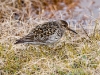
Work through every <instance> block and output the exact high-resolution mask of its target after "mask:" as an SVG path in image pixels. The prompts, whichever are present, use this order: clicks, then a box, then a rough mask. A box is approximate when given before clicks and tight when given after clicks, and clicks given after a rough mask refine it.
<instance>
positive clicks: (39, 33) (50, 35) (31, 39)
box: [15, 20, 75, 44]
mask: <svg viewBox="0 0 100 75" xmlns="http://www.w3.org/2000/svg"><path fill="white" fill-rule="evenodd" d="M64 25H65V26H64ZM65 28H67V29H68V24H67V22H65V21H63V20H60V21H52V22H45V23H43V24H40V25H38V26H36V27H35V28H33V29H32V30H31V31H30V33H29V34H28V35H26V36H25V37H23V38H21V39H19V40H17V42H16V43H15V44H18V43H32V44H52V43H54V42H57V41H58V40H59V39H60V38H61V37H62V36H63V34H64V32H65ZM72 31H73V30H72ZM73 32H75V31H73Z"/></svg>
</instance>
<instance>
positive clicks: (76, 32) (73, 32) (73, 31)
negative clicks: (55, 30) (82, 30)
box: [68, 28, 78, 34]
mask: <svg viewBox="0 0 100 75" xmlns="http://www.w3.org/2000/svg"><path fill="white" fill-rule="evenodd" d="M68 30H69V31H72V32H73V33H75V34H78V33H77V32H76V31H74V30H72V29H70V28H68Z"/></svg>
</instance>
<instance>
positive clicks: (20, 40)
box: [14, 39, 25, 44]
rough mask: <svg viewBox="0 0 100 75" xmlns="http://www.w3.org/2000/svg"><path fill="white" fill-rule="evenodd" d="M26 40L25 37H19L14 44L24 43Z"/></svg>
mask: <svg viewBox="0 0 100 75" xmlns="http://www.w3.org/2000/svg"><path fill="white" fill-rule="evenodd" d="M24 42H25V41H24V40H23V39H18V40H16V42H15V43H14V44H19V43H24Z"/></svg>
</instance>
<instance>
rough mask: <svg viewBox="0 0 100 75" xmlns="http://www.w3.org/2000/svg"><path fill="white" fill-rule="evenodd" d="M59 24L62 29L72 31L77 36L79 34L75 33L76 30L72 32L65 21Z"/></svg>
mask: <svg viewBox="0 0 100 75" xmlns="http://www.w3.org/2000/svg"><path fill="white" fill-rule="evenodd" d="M58 23H59V25H60V26H61V28H63V29H67V30H69V31H72V32H73V33H75V34H77V32H75V31H74V30H72V29H70V28H69V27H68V23H67V22H66V21H64V20H59V21H58Z"/></svg>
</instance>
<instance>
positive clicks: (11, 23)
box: [0, 0, 100, 75]
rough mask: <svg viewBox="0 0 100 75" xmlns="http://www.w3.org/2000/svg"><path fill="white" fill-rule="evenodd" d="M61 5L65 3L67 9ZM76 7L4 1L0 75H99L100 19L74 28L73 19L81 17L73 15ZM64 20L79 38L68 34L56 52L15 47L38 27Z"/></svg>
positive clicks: (56, 2)
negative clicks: (42, 24) (52, 21)
mask: <svg viewBox="0 0 100 75" xmlns="http://www.w3.org/2000/svg"><path fill="white" fill-rule="evenodd" d="M67 1H68V2H67ZM60 2H64V3H65V4H64V6H63V5H61V4H60ZM39 3H40V4H41V5H39ZM58 5H59V6H58ZM66 5H68V6H67V7H68V8H66ZM77 5H78V2H74V1H73V0H52V2H49V0H48V2H46V0H42V1H41V0H33V1H30V0H25V1H22V0H4V1H3V0H1V2H0V11H1V12H0V75H99V74H100V22H99V18H94V20H90V21H89V22H86V24H83V23H82V22H77V23H76V22H75V24H74V23H73V21H71V19H72V18H74V16H77V15H78V14H79V13H77V12H74V13H72V11H74V10H73V9H74V8H75V7H76V6H77ZM63 7H65V9H63ZM69 9H70V10H71V11H69ZM59 14H60V15H59ZM72 15H73V16H72ZM88 17H89V16H85V17H83V18H82V20H84V19H85V20H86V21H88V20H87V18H88ZM92 17H93V16H92ZM62 18H63V19H64V20H67V19H68V20H67V21H68V23H69V26H70V27H71V28H72V29H75V30H76V31H77V32H78V35H75V34H72V33H70V34H69V32H67V33H66V34H65V35H64V37H63V38H62V39H61V41H60V42H59V43H57V44H55V46H54V47H55V48H51V47H49V46H36V45H25V44H18V45H14V42H15V40H16V39H18V38H20V37H22V36H24V35H26V34H27V33H28V32H29V31H30V30H31V29H32V28H33V27H35V26H36V25H37V24H40V23H42V22H45V21H50V20H58V19H62ZM69 21H70V22H69ZM93 24H94V25H93ZM84 31H86V32H84ZM88 36H89V37H88Z"/></svg>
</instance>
